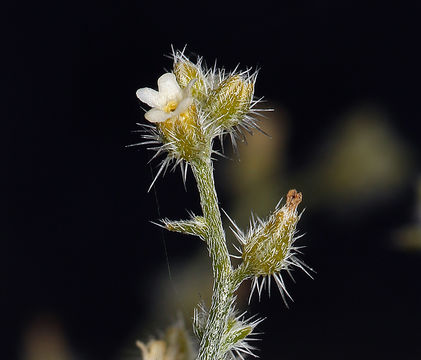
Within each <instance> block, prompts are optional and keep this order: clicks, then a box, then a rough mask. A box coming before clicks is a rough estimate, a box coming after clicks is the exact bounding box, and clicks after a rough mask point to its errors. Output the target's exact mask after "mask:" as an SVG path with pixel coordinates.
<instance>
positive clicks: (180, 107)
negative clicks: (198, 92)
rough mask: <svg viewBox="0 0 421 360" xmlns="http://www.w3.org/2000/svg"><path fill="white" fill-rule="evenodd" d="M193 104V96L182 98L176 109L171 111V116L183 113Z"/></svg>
mask: <svg viewBox="0 0 421 360" xmlns="http://www.w3.org/2000/svg"><path fill="white" fill-rule="evenodd" d="M191 104H193V98H192V97H187V98H184V99H183V100H181V102H180V103H179V104H178V106H177V109H175V110H174V111H173V112H172V113H171V117H173V116H177V115H180V114H181V113H183V112H184V111H186V110H187V109H188V107H189V106H190V105H191Z"/></svg>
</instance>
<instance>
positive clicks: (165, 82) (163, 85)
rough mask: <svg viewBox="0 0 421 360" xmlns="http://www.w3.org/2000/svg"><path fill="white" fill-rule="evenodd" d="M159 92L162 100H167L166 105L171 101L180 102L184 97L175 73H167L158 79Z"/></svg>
mask: <svg viewBox="0 0 421 360" xmlns="http://www.w3.org/2000/svg"><path fill="white" fill-rule="evenodd" d="M158 91H159V96H160V98H162V99H165V103H167V102H168V101H170V100H177V101H180V100H181V99H182V97H183V93H182V91H181V88H180V85H178V83H177V80H176V78H175V75H174V74H173V73H166V74H164V75H162V76H161V77H160V78H159V79H158ZM161 101H162V100H161Z"/></svg>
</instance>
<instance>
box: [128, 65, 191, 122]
mask: <svg viewBox="0 0 421 360" xmlns="http://www.w3.org/2000/svg"><path fill="white" fill-rule="evenodd" d="M195 81H196V79H193V80H191V81H190V82H189V83H188V85H187V86H186V87H185V88H184V89H181V88H180V85H178V83H177V80H176V78H175V75H174V74H173V73H165V74H164V75H162V76H161V77H160V78H159V79H158V91H156V90H153V89H150V88H142V89H139V90H137V91H136V96H137V97H138V98H139V100H140V101H142V102H144V103H145V104H147V105H149V106H150V107H151V108H152V109H151V110H149V111H148V112H146V113H145V118H146V120H148V121H150V122H153V123H157V122H163V121H165V120H168V119H170V118H172V117H175V116H178V115H180V114H182V113H183V112H184V111H186V110H187V108H188V107H189V106H190V105H191V104H192V103H193V98H192V97H191V94H190V89H191V87H192V85H193V84H194V82H195Z"/></svg>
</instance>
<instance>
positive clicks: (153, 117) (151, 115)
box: [145, 108, 172, 123]
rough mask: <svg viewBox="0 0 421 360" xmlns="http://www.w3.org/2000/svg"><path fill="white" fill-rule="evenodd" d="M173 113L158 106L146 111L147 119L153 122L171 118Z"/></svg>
mask: <svg viewBox="0 0 421 360" xmlns="http://www.w3.org/2000/svg"><path fill="white" fill-rule="evenodd" d="M171 116H172V115H171V114H170V113H166V112H165V111H162V110H159V109H157V108H152V109H150V110H149V111H148V112H146V113H145V119H146V120H148V121H150V122H152V123H157V122H163V121H165V120H167V119H169V118H170V117H171Z"/></svg>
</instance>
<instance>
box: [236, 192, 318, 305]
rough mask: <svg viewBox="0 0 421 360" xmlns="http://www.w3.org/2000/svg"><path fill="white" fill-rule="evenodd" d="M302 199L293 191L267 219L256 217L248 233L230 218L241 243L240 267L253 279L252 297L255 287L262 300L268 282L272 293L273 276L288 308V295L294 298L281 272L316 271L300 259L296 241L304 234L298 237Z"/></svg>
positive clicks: (299, 194) (300, 195)
mask: <svg viewBox="0 0 421 360" xmlns="http://www.w3.org/2000/svg"><path fill="white" fill-rule="evenodd" d="M301 201H302V194H301V193H298V192H297V191H296V190H290V191H289V192H288V195H287V200H286V203H285V205H284V206H282V207H279V204H278V206H277V207H276V208H275V211H274V212H273V213H272V214H271V215H270V216H269V217H268V219H267V220H261V219H259V218H258V217H254V216H253V219H252V221H251V223H250V228H249V230H248V232H247V233H246V234H244V233H243V232H242V231H241V230H240V229H239V228H238V226H237V225H235V223H234V222H233V221H232V220H231V219H230V220H231V222H232V224H233V227H232V228H231V230H232V231H233V232H234V234H235V236H236V237H237V239H238V240H239V242H240V243H241V249H239V250H240V252H241V258H242V260H243V262H242V264H241V265H240V268H239V269H241V271H243V272H245V273H246V274H247V275H248V277H251V278H252V289H251V293H250V298H251V296H252V295H253V293H254V290H257V293H258V295H259V299H260V296H261V293H262V291H263V288H264V286H265V285H266V282H267V285H268V288H269V294H270V285H271V278H273V279H274V280H275V283H276V285H277V287H278V289H279V291H280V294H281V296H282V299H283V300H284V303H285V305H286V306H287V307H288V303H287V300H286V299H287V297H288V298H290V299H291V300H292V297H291V295H290V294H289V293H288V291H287V289H286V286H285V283H284V280H283V278H282V272H283V271H286V272H287V273H288V274H289V275H291V270H293V268H294V267H295V268H299V269H301V270H303V271H304V272H305V273H306V274H307V275H309V276H310V277H312V276H311V274H310V272H312V271H313V270H312V269H311V268H310V267H309V266H307V265H306V264H305V263H304V262H303V261H302V260H300V259H299V258H298V255H299V254H300V253H301V252H300V250H299V249H300V248H301V247H298V246H296V244H295V241H296V240H297V239H298V238H299V237H301V236H296V234H297V230H296V227H297V223H298V221H299V219H300V216H301V215H300V214H299V213H298V211H297V208H298V205H299V204H300V203H301ZM291 277H292V275H291ZM259 280H260V282H259Z"/></svg>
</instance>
